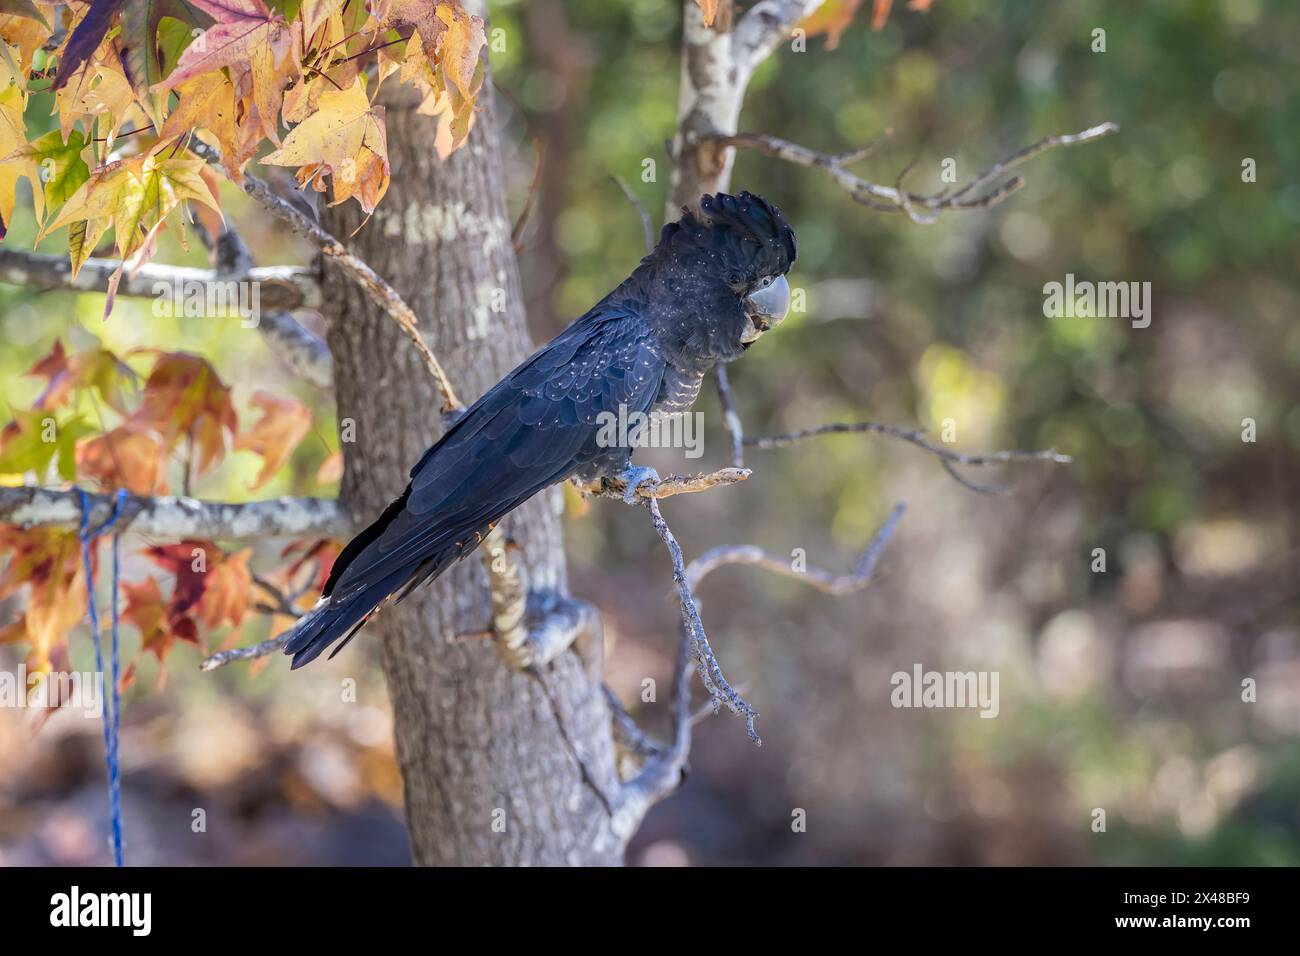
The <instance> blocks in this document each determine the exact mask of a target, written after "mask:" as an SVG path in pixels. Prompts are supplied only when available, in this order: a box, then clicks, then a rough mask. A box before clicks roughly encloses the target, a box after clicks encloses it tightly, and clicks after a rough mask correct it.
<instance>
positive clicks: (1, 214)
mask: <svg viewBox="0 0 1300 956" xmlns="http://www.w3.org/2000/svg"><path fill="white" fill-rule="evenodd" d="M26 107H27V95H26V94H25V93H23V91H22V88H21V87H19V86H16V85H15V86H9V87H6V88H4V89H3V90H0V157H4V159H3V160H0V239H3V238H4V236H5V233H6V232H7V231H8V229H9V223H11V222H12V221H13V214H14V202H15V200H16V198H17V192H18V180H19V179H21V178H22V177H24V176H26V177H27V179H28V180H29V181H30V182H31V184H32V195H33V196H36V197H37V201H38V202H39V201H42V200H43V198H44V194H43V193H42V192H41V190H40V189H39V188H38V185H39V183H40V175H39V173H38V172H37V169H38V167H37V166H36V165H35V164H34V163H33V162H32V161H31V160H30V159H29V158H27V157H25V156H19V155H16V153H17V152H18V151H19V150H21V149H23V148H24V147H25V146H26V145H27V126H26V124H25V123H24V122H23V110H24V109H26ZM38 215H39V210H38Z"/></svg>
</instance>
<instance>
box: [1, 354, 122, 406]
mask: <svg viewBox="0 0 1300 956" xmlns="http://www.w3.org/2000/svg"><path fill="white" fill-rule="evenodd" d="M27 374H28V375H31V376H35V377H38V378H43V379H45V388H44V390H43V391H42V392H41V394H40V395H39V396H38V397H37V399H36V402H35V403H34V404H33V406H32V407H33V408H40V409H52V408H57V407H58V406H61V405H63V404H65V403H66V402H67V399H68V396H69V395H70V394H71V393H72V391H73V389H77V388H93V389H95V391H96V392H98V393H99V396H100V398H101V399H103V400H104V401H105V402H106V403H107V404H108V405H109V407H110V408H112V409H113V410H114V411H116V412H118V413H120V414H123V415H125V414H126V404H125V396H124V394H123V385H124V384H134V381H135V372H133V371H132V370H131V367H130V366H129V365H127V364H126V363H125V362H123V361H122V360H121V359H119V358H118V357H117V356H116V355H114V354H113V353H112V352H110V351H108V349H90V350H88V351H85V352H78V353H76V354H75V355H68V354H67V353H66V352H65V351H64V349H63V342H62V341H60V340H58V339H55V341H54V347H53V348H52V349H51V350H50V352H49V354H48V355H45V356H43V357H42V358H40V359H38V360H37V362H36V364H35V365H33V366H32V367H31V368H30V369H28V370H27Z"/></svg>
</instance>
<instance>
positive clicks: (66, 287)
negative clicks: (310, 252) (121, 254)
mask: <svg viewBox="0 0 1300 956" xmlns="http://www.w3.org/2000/svg"><path fill="white" fill-rule="evenodd" d="M121 266H122V263H121V261H119V260H117V259H87V260H86V263H85V265H83V266H82V267H81V271H80V272H78V273H77V275H76V277H75V278H74V277H73V275H72V264H71V263H70V262H69V261H68V257H67V256H51V255H46V254H44V253H41V252H27V251H24V250H21V249H6V248H3V247H0V282H8V283H11V284H13V285H21V286H26V287H28V288H29V289H36V290H37V291H39V292H57V291H67V292H101V293H102V292H106V291H107V289H108V278H109V276H111V275H112V274H113V273H114V272H116V271H117V270H118V269H119V268H121ZM216 278H217V276H216V274H215V273H214V272H213V271H212V270H210V269H194V268H189V267H187V266H169V265H163V264H161V263H157V262H146V263H145V264H144V265H143V266H141V267H140V269H139V270H138V271H136V272H135V273H134V274H131V273H123V274H122V281H121V284H120V285H119V286H118V287H117V294H118V295H119V296H127V297H131V298H137V299H158V298H161V297H162V296H164V295H171V290H172V289H175V288H181V289H185V288H187V287H188V286H189V284H190V283H204V284H206V283H210V282H212V281H214V280H215V279H216ZM243 278H247V279H248V280H249V281H252V282H256V283H258V296H259V300H260V305H261V307H262V308H263V309H267V310H287V309H316V308H319V307H320V286H319V284H318V283H317V281H316V276H315V273H313V272H312V270H311V269H307V268H304V267H303V266H265V267H263V268H260V269H250V270H249V272H248V275H247V276H245V277H243ZM160 286H162V287H164V288H162V289H160V288H159V287H160Z"/></svg>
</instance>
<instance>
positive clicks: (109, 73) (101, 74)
mask: <svg viewBox="0 0 1300 956" xmlns="http://www.w3.org/2000/svg"><path fill="white" fill-rule="evenodd" d="M54 100H55V105H56V106H57V108H58V113H59V132H61V133H62V134H63V138H64V139H67V138H68V137H69V136H70V135H71V134H72V127H73V126H74V125H75V124H76V123H78V122H80V123H82V124H83V125H85V126H86V128H87V130H90V129H91V128H92V127H93V125H94V124H98V126H99V131H100V133H101V134H102V137H103V140H104V151H105V153H106V154H107V153H109V152H111V151H112V148H113V143H114V141H115V139H116V137H117V134H118V131H119V130H121V128H122V126H123V125H124V124H125V123H126V122H127V120H128V119H131V120H133V121H134V120H135V119H136V118H137V117H139V116H140V115H141V114H140V111H139V110H137V109H136V108H135V92H134V91H133V90H132V89H131V84H130V83H128V82H127V81H126V77H125V76H123V75H122V73H121V71H119V70H117V69H113V68H110V67H108V66H92V67H88V68H86V69H85V70H82V71H81V72H80V73H78V80H77V82H76V83H73V84H71V85H69V86H65V87H63V88H62V89H60V90H59V91H58V92H56V93H55V96H54Z"/></svg>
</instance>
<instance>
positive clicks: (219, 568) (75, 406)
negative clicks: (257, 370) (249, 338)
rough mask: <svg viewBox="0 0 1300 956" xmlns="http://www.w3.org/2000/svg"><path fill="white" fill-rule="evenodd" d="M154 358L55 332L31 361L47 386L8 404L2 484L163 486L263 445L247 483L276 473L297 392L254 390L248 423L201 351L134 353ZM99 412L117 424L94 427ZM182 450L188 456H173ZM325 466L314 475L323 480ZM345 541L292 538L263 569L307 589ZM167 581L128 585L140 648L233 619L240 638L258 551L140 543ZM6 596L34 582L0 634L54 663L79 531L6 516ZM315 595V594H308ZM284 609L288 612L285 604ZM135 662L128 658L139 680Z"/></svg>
mask: <svg viewBox="0 0 1300 956" xmlns="http://www.w3.org/2000/svg"><path fill="white" fill-rule="evenodd" d="M137 355H140V356H148V357H150V358H151V359H152V364H151V366H150V368H149V371H148V374H147V375H145V376H143V382H142V381H141V378H142V376H141V375H138V374H137V373H136V371H135V370H134V369H133V368H132V367H131V366H130V365H129V364H128V363H127V361H126V360H124V359H123V358H120V357H119V356H117V355H116V354H114V353H113V352H111V351H109V350H108V349H103V348H92V349H87V350H85V351H81V352H76V353H73V354H69V353H68V352H67V351H66V350H65V349H64V347H63V345H62V343H61V342H56V343H55V344H54V348H53V349H52V350H51V351H50V353H49V354H48V355H46V356H45V357H43V358H42V359H40V361H38V362H37V363H36V364H35V365H34V366H32V368H31V370H30V371H29V374H30V375H33V376H37V377H39V378H41V379H43V381H44V387H43V388H42V389H41V391H40V393H39V394H38V395H37V397H36V399H35V401H34V402H33V403H32V406H31V408H29V409H19V410H16V411H15V412H14V418H13V420H12V421H10V422H9V423H8V424H7V425H5V426H4V428H3V429H0V483H8V482H12V481H23V480H25V479H26V478H28V477H29V476H34V477H35V479H36V480H37V481H38V482H40V481H43V480H44V479H45V478H46V477H47V475H48V473H49V471H50V469H51V468H56V469H57V471H58V474H59V476H60V477H61V478H63V479H64V480H66V481H78V482H87V483H92V484H94V485H97V486H98V487H99V488H100V489H101V490H103V491H113V490H116V489H119V488H120V489H125V490H127V491H129V492H131V493H133V494H137V495H152V494H162V493H165V492H167V491H168V490H170V489H169V484H170V478H171V476H172V473H174V472H176V471H178V470H179V471H181V472H182V473H183V474H184V476H185V480H186V482H187V483H188V481H189V479H190V478H191V477H199V476H202V475H205V474H208V473H209V472H211V471H212V470H213V469H215V468H216V467H217V466H218V465H219V464H220V463H221V462H222V461H223V460H224V459H225V458H226V457H227V456H228V454H229V453H230V452H232V451H237V450H244V451H248V452H251V453H254V454H256V455H258V456H260V458H261V460H262V464H261V467H260V469H259V471H258V474H257V476H256V477H255V478H254V479H253V481H252V482H251V484H250V488H252V489H256V488H260V487H262V486H263V485H265V484H266V483H267V482H268V481H270V480H271V478H273V477H274V476H275V474H276V473H277V472H278V471H279V470H280V469H281V468H282V467H283V466H284V464H285V463H286V462H287V461H288V460H289V457H290V456H291V455H292V454H293V452H294V450H295V449H296V448H297V447H298V445H299V444H300V443H301V441H302V440H303V438H304V437H305V436H306V435H307V433H308V431H310V429H311V421H312V415H311V410H310V409H309V408H308V407H307V406H306V405H304V404H302V403H301V402H299V401H297V400H296V399H293V398H289V397H282V396H277V395H273V394H271V393H269V392H265V391H259V392H256V393H254V395H253V396H252V398H251V400H250V404H251V405H252V406H253V407H254V408H255V409H257V411H258V412H259V413H260V414H259V415H258V416H257V418H256V420H255V421H253V423H252V424H251V426H249V427H247V428H245V429H243V430H241V429H240V426H239V416H238V414H237V412H236V410H235V406H234V403H233V400H232V397H231V391H230V388H229V387H228V386H226V385H225V383H223V382H222V380H221V378H220V377H219V376H218V374H217V371H216V369H214V368H213V367H212V365H211V364H210V363H209V362H208V361H207V360H206V359H203V358H201V357H199V356H196V355H190V354H187V353H184V352H140V353H137ZM87 409H91V410H93V412H94V417H95V418H96V419H100V420H102V416H103V414H104V413H105V412H107V413H108V414H110V415H112V416H113V417H114V418H115V419H116V420H117V424H115V425H114V426H113V427H107V426H106V425H99V426H98V427H96V426H94V425H92V424H91V422H90V421H89V420H88V415H87V412H86V410H87ZM177 459H180V462H181V467H180V468H179V469H178V468H175V467H171V466H172V464H173V462H174V461H175V460H177ZM320 477H321V476H320V475H318V478H320ZM337 553H338V547H337V543H336V542H332V541H299V542H292V543H291V544H290V545H289V546H288V547H287V548H286V549H285V551H284V553H283V555H282V557H283V558H284V559H285V560H286V561H287V562H288V563H287V565H286V566H285V567H284V568H282V569H280V570H279V571H277V572H274V573H272V574H271V575H269V576H268V578H269V579H270V581H271V582H272V583H275V584H278V585H279V586H280V587H283V588H284V589H285V591H287V592H290V593H295V592H296V593H298V594H299V596H300V597H303V598H304V599H306V598H309V597H310V596H314V594H315V591H313V590H312V588H313V587H315V588H317V589H318V588H319V585H321V584H323V583H324V579H323V575H324V574H327V573H328V570H329V567H330V565H332V563H333V560H334V557H336V556H337ZM143 554H145V555H146V556H147V557H148V558H149V559H150V560H151V561H152V562H153V563H154V564H155V565H157V566H158V567H159V568H161V569H162V570H163V571H164V572H165V580H169V582H170V583H169V584H168V586H167V588H166V593H164V587H163V585H162V584H160V583H159V580H158V579H157V578H155V577H153V576H148V577H146V578H144V579H143V580H142V581H139V582H130V581H127V582H124V583H123V585H122V590H123V594H124V598H125V610H124V612H123V614H122V619H123V620H124V621H125V622H126V623H127V624H129V625H131V626H133V627H134V628H135V629H136V630H138V631H139V633H140V637H141V647H140V653H144V652H151V653H153V654H154V655H155V656H156V657H157V658H158V660H159V662H160V663H161V662H162V661H163V660H164V658H165V657H166V655H167V653H168V652H169V651H170V650H171V648H172V647H173V645H174V644H175V643H176V641H178V640H179V641H184V642H187V643H191V644H197V643H200V640H201V637H202V636H203V635H204V634H205V633H211V632H214V631H216V630H219V629H221V628H223V627H228V628H230V629H231V630H230V634H231V636H232V637H233V636H234V635H235V634H236V633H237V630H236V629H238V628H239V627H240V626H241V625H242V623H243V622H244V619H245V617H246V616H247V615H248V613H249V611H250V609H251V608H253V607H254V604H255V602H254V591H253V587H254V579H253V575H252V572H251V570H250V568H249V564H248V562H249V558H250V557H251V554H252V552H251V549H245V550H242V551H239V552H234V553H231V552H227V551H225V550H223V549H222V548H221V547H220V546H219V545H218V544H216V543H215V542H212V541H206V540H184V541H180V542H176V543H174V544H167V545H155V546H151V547H148V548H146V549H145V550H144V552H143ZM0 556H5V557H7V559H8V560H7V563H6V565H5V567H4V570H3V572H2V573H0V599H2V598H5V597H8V596H10V595H12V594H14V593H16V592H17V591H19V590H20V589H22V588H24V587H25V588H26V589H27V600H26V610H25V612H24V613H23V615H22V616H20V617H19V618H18V620H16V621H14V622H13V623H11V624H9V625H8V626H7V627H5V628H4V629H2V630H0V643H6V642H24V643H26V644H28V645H29V647H30V653H29V658H28V661H29V666H30V667H31V668H32V669H33V670H36V669H48V668H49V667H51V666H52V664H53V662H54V661H55V660H56V658H57V656H58V655H60V654H62V653H63V652H64V643H65V638H66V635H67V634H68V632H69V631H70V630H71V629H72V628H73V627H75V626H76V625H78V624H79V623H80V622H81V621H82V620H83V619H84V617H85V614H86V585H85V577H84V571H83V567H82V558H81V551H80V543H79V541H78V538H77V535H76V533H75V532H73V531H67V530H56V529H51V528H34V529H28V530H21V529H18V528H13V527H5V526H0ZM309 592H310V593H309ZM276 610H281V611H282V610H283V608H278V609H276ZM134 673H135V667H134V666H130V667H128V668H127V670H126V672H125V674H126V676H125V679H126V680H127V681H129V680H131V679H132V678H133V676H134Z"/></svg>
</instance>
